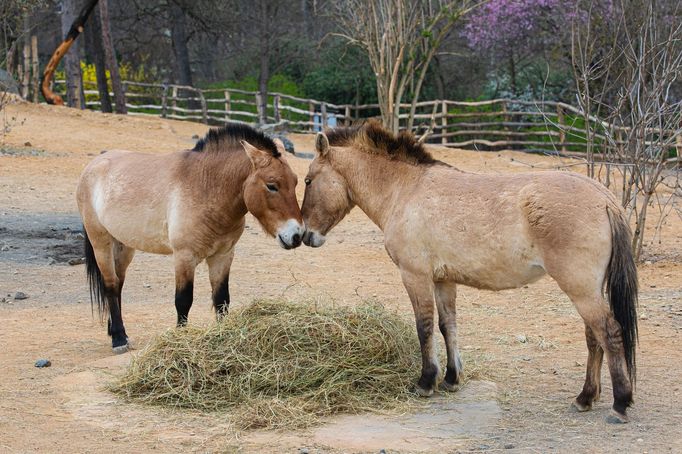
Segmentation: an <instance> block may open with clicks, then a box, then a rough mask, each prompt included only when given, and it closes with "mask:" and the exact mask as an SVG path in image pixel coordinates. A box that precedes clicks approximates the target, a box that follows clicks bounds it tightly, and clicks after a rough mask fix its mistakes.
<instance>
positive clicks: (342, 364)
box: [113, 301, 421, 428]
mask: <svg viewBox="0 0 682 454" xmlns="http://www.w3.org/2000/svg"><path fill="white" fill-rule="evenodd" d="M420 366H421V359H420V355H419V348H418V342H417V338H416V336H415V334H414V328H413V325H412V324H411V323H409V322H408V321H406V320H405V319H404V318H402V317H400V316H399V315H397V314H395V313H392V312H389V311H387V310H386V309H384V308H383V307H382V306H380V305H376V304H370V303H366V304H363V305H360V306H358V307H354V308H345V307H344V308H335V309H334V308H320V307H315V306H313V305H312V304H298V303H297V304H294V303H290V302H284V301H255V302H253V303H252V304H251V305H249V306H248V307H246V308H244V309H241V310H238V311H232V312H231V313H230V315H229V316H228V317H225V319H224V320H223V321H222V322H221V323H218V324H213V325H211V326H210V327H191V326H190V327H187V328H184V329H172V330H169V331H167V332H166V333H164V334H163V335H161V336H160V337H159V338H157V339H156V340H155V341H154V342H152V344H151V345H150V346H149V347H147V348H146V349H145V350H144V351H142V352H141V353H140V354H139V355H138V356H137V357H136V358H135V359H134V360H133V362H132V364H131V366H130V368H129V370H128V371H127V373H126V374H125V376H123V377H122V379H121V380H120V381H119V382H118V383H117V384H116V385H115V386H114V387H113V390H114V391H115V392H117V393H119V394H123V395H125V396H127V397H129V398H132V399H135V400H141V401H144V402H149V403H158V404H165V405H173V406H181V407H189V408H194V409H200V410H228V412H229V415H230V416H231V419H232V420H233V421H235V423H236V424H237V425H238V426H239V427H241V428H256V427H270V428H273V427H305V426H309V425H311V424H313V423H315V422H316V421H317V419H318V418H319V417H321V416H325V415H331V414H335V413H340V412H348V413H357V412H363V411H378V410H388V409H395V408H397V407H399V406H401V405H402V404H404V403H405V402H408V401H412V400H413V399H414V398H415V395H414V393H413V388H414V382H415V380H416V378H417V374H418V372H419V370H420Z"/></svg>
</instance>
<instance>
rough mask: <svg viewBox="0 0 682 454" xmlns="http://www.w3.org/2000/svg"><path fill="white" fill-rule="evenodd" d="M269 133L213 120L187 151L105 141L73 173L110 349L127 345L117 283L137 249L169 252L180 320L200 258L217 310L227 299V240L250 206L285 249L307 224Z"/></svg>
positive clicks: (238, 230)
mask: <svg viewBox="0 0 682 454" xmlns="http://www.w3.org/2000/svg"><path fill="white" fill-rule="evenodd" d="M283 151H284V147H283V145H282V144H281V142H278V143H276V142H273V141H272V140H270V139H269V138H267V137H266V136H264V135H263V134H262V133H260V132H258V131H256V130H255V129H252V128H250V127H248V126H243V125H239V124H230V125H228V126H226V127H224V128H222V129H219V130H211V131H210V132H209V133H208V135H207V136H206V137H205V138H204V139H202V140H200V141H199V142H198V143H197V145H196V147H195V148H194V149H193V150H191V151H181V152H175V153H169V154H162V155H147V154H141V153H132V152H127V151H109V152H106V153H104V154H102V155H101V156H99V157H97V158H95V159H94V160H93V161H92V162H91V163H90V164H88V166H87V167H86V168H85V170H84V171H83V173H82V175H81V177H80V181H79V183H78V189H77V198H78V207H79V210H80V213H81V217H82V219H83V225H84V228H85V229H84V230H85V233H86V236H85V250H86V265H87V274H88V281H89V283H90V294H91V297H92V300H94V301H96V302H97V306H98V309H99V312H100V315H101V316H103V314H104V312H105V311H107V310H108V318H109V322H108V326H109V335H110V336H111V338H112V347H113V349H114V352H116V353H121V352H124V351H126V350H127V349H128V337H127V335H126V332H125V328H124V326H123V319H122V317H121V289H122V288H123V282H124V280H125V274H126V269H127V268H128V265H129V264H130V262H131V260H132V258H133V254H134V252H135V250H141V251H146V252H152V253H157V254H173V259H174V262H175V308H176V310H177V314H178V320H177V324H178V325H179V326H180V325H184V324H185V323H187V315H188V313H189V310H190V307H191V306H192V294H193V284H194V269H195V268H196V266H197V265H198V264H199V263H200V262H201V261H202V260H204V259H205V260H206V262H207V264H208V269H209V278H210V281H211V287H212V290H213V305H214V308H215V310H216V313H217V315H218V316H220V315H222V314H223V313H225V312H226V311H227V308H228V306H229V302H230V295H229V290H228V280H229V274H230V265H231V264H232V258H233V257H234V245H235V243H236V242H237V240H238V239H239V237H240V236H241V234H242V231H243V230H244V215H245V214H246V212H247V211H249V212H251V214H253V215H254V216H255V217H256V219H258V221H259V222H260V224H261V225H262V226H263V228H264V230H265V231H266V232H267V233H268V234H270V235H272V236H275V237H276V238H277V242H278V243H279V245H280V246H281V247H283V248H285V249H291V248H295V247H298V246H299V245H300V244H301V238H302V235H303V233H304V230H303V223H302V220H301V212H300V209H299V207H298V203H297V201H296V193H295V188H296V183H297V177H296V175H295V174H294V172H293V171H292V170H291V168H290V167H289V165H288V164H287V162H286V160H285V159H284V157H283V154H282V153H283Z"/></svg>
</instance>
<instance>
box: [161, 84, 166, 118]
mask: <svg viewBox="0 0 682 454" xmlns="http://www.w3.org/2000/svg"><path fill="white" fill-rule="evenodd" d="M167 111H168V85H166V84H163V91H162V92H161V118H166V116H167V115H168V112H167Z"/></svg>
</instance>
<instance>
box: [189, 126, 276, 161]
mask: <svg viewBox="0 0 682 454" xmlns="http://www.w3.org/2000/svg"><path fill="white" fill-rule="evenodd" d="M240 140H245V141H247V142H248V143H250V144H251V145H253V146H254V147H256V148H258V149H260V150H263V151H269V152H270V153H271V154H272V156H273V157H275V158H279V157H280V156H281V154H280V152H279V150H277V146H276V145H275V142H273V141H272V139H271V138H270V137H268V136H266V135H265V134H263V133H262V132H261V131H258V130H257V129H255V128H252V127H251V126H249V125H246V124H243V123H228V124H227V125H225V126H223V127H222V128H212V129H210V130H209V131H208V133H207V134H206V137H204V138H203V139H199V141H198V142H197V144H196V145H195V146H194V148H192V151H195V152H206V151H216V150H220V149H223V148H225V147H224V146H225V145H228V146H229V145H237V146H239V147H241V144H240V143H239V141H240ZM220 145H223V146H222V147H221V146H220Z"/></svg>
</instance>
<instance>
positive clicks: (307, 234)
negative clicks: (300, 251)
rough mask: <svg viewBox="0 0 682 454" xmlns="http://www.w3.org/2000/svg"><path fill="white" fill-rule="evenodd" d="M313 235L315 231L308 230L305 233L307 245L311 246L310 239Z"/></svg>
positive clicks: (304, 238) (304, 241) (304, 237)
mask: <svg viewBox="0 0 682 454" xmlns="http://www.w3.org/2000/svg"><path fill="white" fill-rule="evenodd" d="M312 236H313V232H311V231H310V230H306V231H305V233H304V234H303V243H304V244H305V245H306V246H310V239H311V237H312Z"/></svg>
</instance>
